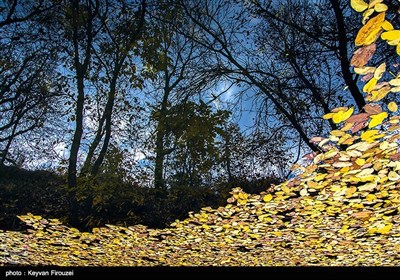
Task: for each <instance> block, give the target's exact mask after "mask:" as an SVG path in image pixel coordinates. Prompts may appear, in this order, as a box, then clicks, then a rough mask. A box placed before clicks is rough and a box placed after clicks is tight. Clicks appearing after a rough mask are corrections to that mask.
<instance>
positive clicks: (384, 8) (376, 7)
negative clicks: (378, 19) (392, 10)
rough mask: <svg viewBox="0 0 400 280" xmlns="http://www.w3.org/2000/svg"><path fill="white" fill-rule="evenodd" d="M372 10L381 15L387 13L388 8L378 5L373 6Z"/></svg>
mask: <svg viewBox="0 0 400 280" xmlns="http://www.w3.org/2000/svg"><path fill="white" fill-rule="evenodd" d="M374 9H375V11H376V12H377V13H381V12H385V11H387V9H388V7H387V6H386V5H385V4H382V3H379V4H376V5H375V7H374Z"/></svg>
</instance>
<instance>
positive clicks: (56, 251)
mask: <svg viewBox="0 0 400 280" xmlns="http://www.w3.org/2000/svg"><path fill="white" fill-rule="evenodd" d="M373 108H374V111H370V113H372V115H369V116H367V118H369V119H370V120H373V118H371V116H374V115H377V114H380V112H379V111H380V107H379V106H377V105H375V106H373ZM365 114H368V113H365ZM363 116H364V117H365V115H363ZM359 117H360V116H357V115H356V117H353V119H355V118H359ZM349 120H350V121H352V119H351V118H349V119H348V120H347V122H346V123H351V122H350V121H349ZM397 122H398V117H392V118H391V120H390V121H388V122H387V124H385V125H386V128H385V130H386V131H389V132H387V133H371V130H367V131H364V132H362V133H361V134H360V135H359V136H354V135H353V136H350V137H349V135H350V134H347V133H346V132H345V131H344V130H337V131H333V132H331V136H330V138H328V139H322V138H315V139H314V141H320V142H319V146H320V147H321V148H322V149H324V150H325V152H324V153H320V154H319V155H317V156H315V157H314V156H313V155H309V156H308V158H309V160H308V161H309V163H308V164H307V165H304V166H303V167H301V166H300V167H299V168H300V169H301V170H302V171H303V173H302V174H301V175H299V176H298V178H294V179H292V180H289V181H287V182H285V183H283V184H280V185H277V186H274V187H273V189H272V190H271V191H270V192H269V193H261V194H259V195H249V194H246V193H244V192H242V191H241V190H240V189H234V190H233V192H232V194H233V196H232V197H231V198H230V199H228V202H229V204H228V205H227V206H225V207H220V208H218V209H211V208H204V209H203V210H202V211H200V212H199V213H192V214H191V215H190V218H188V219H186V220H184V221H176V222H175V223H173V224H171V226H170V227H169V228H166V229H161V230H159V229H149V228H146V227H144V226H140V225H136V226H131V227H127V228H125V227H118V226H112V225H108V226H107V227H104V228H95V229H93V231H92V232H90V233H89V232H80V231H78V230H77V229H74V228H68V227H66V226H64V225H62V224H61V223H60V222H59V221H57V220H52V219H50V220H46V219H44V218H42V217H40V216H34V215H31V214H30V215H26V216H22V217H20V218H21V219H22V220H24V221H25V222H26V223H27V224H29V225H31V226H32V228H33V229H32V230H30V231H29V232H28V233H21V232H12V231H2V232H0V240H1V242H0V244H1V245H0V246H1V252H2V255H3V256H2V257H1V258H0V264H2V265H10V264H18V265H63V266H71V265H73V266H115V265H123V266H152V265H168V266H182V265H201V266H203V265H207V266H208V265H224V266H227V265H235V266H248V265H268V266H271V265H278V266H283V265H285V266H286V265H329V266H331V265H334V266H343V265H388V266H394V265H400V192H399V182H400V175H399V173H400V161H399V159H400V154H399V153H398V149H399V147H398V144H397V142H396V139H397V138H399V137H400V135H399V134H398V133H397V132H398V131H397V127H398V125H397ZM353 125H356V123H353ZM345 126H346V125H345ZM348 127H350V126H347V128H346V127H345V128H346V129H348ZM353 127H354V126H353ZM371 134H372V135H371ZM365 135H369V136H368V137H367V136H365ZM344 139H345V140H344ZM349 139H352V140H350V141H349ZM344 141H347V148H346V149H345V150H342V151H340V150H339V148H337V145H335V143H337V142H339V143H342V144H343V142H344ZM344 145H346V144H344Z"/></svg>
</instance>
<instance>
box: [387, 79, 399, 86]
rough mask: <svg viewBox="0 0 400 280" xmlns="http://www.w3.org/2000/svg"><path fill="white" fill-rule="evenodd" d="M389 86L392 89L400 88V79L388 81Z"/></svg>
mask: <svg viewBox="0 0 400 280" xmlns="http://www.w3.org/2000/svg"><path fill="white" fill-rule="evenodd" d="M389 84H390V85H391V86H394V87H398V86H400V78H396V79H392V80H390V81H389Z"/></svg>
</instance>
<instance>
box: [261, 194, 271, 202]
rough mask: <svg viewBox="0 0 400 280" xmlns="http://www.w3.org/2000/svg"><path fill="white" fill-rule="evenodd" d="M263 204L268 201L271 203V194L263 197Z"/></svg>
mask: <svg viewBox="0 0 400 280" xmlns="http://www.w3.org/2000/svg"><path fill="white" fill-rule="evenodd" d="M263 200H264V201H265V202H268V201H271V200H272V194H270V193H269V194H267V195H266V196H264V199H263Z"/></svg>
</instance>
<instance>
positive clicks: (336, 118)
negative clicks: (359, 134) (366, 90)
mask: <svg viewBox="0 0 400 280" xmlns="http://www.w3.org/2000/svg"><path fill="white" fill-rule="evenodd" d="M353 111H354V107H351V108H350V109H348V110H347V111H339V112H337V113H335V114H334V115H333V116H332V120H333V122H334V123H341V122H343V121H345V120H347V119H348V118H350V117H351V115H352V114H353Z"/></svg>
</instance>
